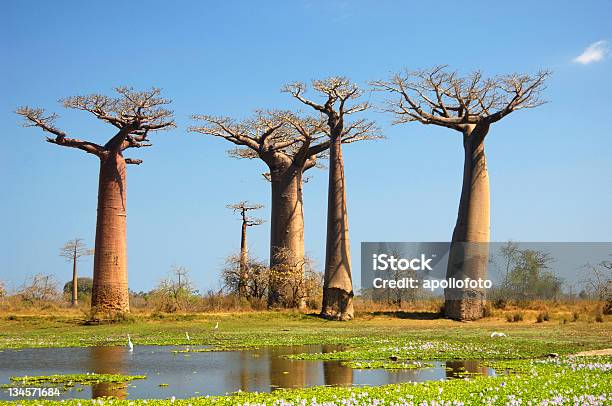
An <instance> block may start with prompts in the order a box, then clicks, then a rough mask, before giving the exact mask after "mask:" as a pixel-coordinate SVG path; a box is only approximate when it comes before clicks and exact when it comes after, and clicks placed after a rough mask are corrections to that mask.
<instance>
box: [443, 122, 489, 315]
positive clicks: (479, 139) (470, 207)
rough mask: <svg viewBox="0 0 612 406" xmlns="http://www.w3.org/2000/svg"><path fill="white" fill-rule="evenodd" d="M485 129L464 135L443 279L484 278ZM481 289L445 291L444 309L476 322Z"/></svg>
mask: <svg viewBox="0 0 612 406" xmlns="http://www.w3.org/2000/svg"><path fill="white" fill-rule="evenodd" d="M487 131H488V128H486V127H484V128H480V127H476V128H473V127H472V128H470V129H469V130H468V131H466V132H465V133H464V136H463V146H464V150H465V163H464V167H463V186H462V190H461V200H460V203H459V213H458V215H457V224H456V225H455V229H454V231H453V238H452V242H451V249H450V254H449V261H448V269H447V274H446V277H447V279H450V278H453V279H455V280H465V279H466V278H470V279H471V280H478V279H479V278H482V279H486V277H487V265H488V258H489V233H490V230H489V225H490V210H489V206H490V203H489V200H490V193H489V175H488V173H487V162H486V157H485V148H484V138H485V136H486V133H487ZM484 304H485V292H484V290H482V289H473V288H463V289H446V291H445V304H444V310H445V314H446V316H447V317H449V318H452V319H456V320H476V319H479V318H481V317H483V315H484Z"/></svg>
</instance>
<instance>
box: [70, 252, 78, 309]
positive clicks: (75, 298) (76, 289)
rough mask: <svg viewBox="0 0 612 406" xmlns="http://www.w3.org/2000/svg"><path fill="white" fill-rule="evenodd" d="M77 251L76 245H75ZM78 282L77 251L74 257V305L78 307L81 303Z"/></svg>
mask: <svg viewBox="0 0 612 406" xmlns="http://www.w3.org/2000/svg"><path fill="white" fill-rule="evenodd" d="M75 251H76V247H75ZM78 288H79V287H78V283H77V256H76V252H75V254H74V256H73V257H72V306H73V307H76V306H77V305H78V304H79V296H78Z"/></svg>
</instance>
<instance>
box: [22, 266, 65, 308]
mask: <svg viewBox="0 0 612 406" xmlns="http://www.w3.org/2000/svg"><path fill="white" fill-rule="evenodd" d="M19 294H20V295H21V298H22V299H23V300H24V301H25V302H28V303H31V304H37V303H43V302H51V301H54V300H57V298H58V296H59V292H58V289H57V282H56V281H55V279H54V278H53V275H44V274H42V273H39V274H36V275H34V276H32V277H30V278H28V280H27V281H26V282H25V283H24V284H23V286H22V287H21V289H20V290H19Z"/></svg>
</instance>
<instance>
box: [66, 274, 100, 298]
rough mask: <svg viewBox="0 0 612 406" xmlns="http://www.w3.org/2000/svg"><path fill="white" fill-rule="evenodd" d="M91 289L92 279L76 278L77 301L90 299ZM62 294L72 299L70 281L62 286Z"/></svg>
mask: <svg viewBox="0 0 612 406" xmlns="http://www.w3.org/2000/svg"><path fill="white" fill-rule="evenodd" d="M92 289H93V279H92V278H88V277H82V278H77V298H78V300H85V299H86V298H87V297H91V292H92ZM64 294H65V295H68V297H69V298H72V280H70V281H68V282H66V283H65V284H64Z"/></svg>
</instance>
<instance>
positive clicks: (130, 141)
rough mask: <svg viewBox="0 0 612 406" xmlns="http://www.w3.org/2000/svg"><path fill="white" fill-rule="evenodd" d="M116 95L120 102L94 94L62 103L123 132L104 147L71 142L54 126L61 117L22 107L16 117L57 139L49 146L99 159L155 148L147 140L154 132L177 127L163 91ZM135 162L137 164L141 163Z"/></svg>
mask: <svg viewBox="0 0 612 406" xmlns="http://www.w3.org/2000/svg"><path fill="white" fill-rule="evenodd" d="M116 91H117V92H118V93H119V95H120V97H118V98H110V97H108V96H104V95H100V94H92V95H87V96H73V97H69V98H66V99H63V100H61V102H62V103H63V105H64V107H66V108H73V109H77V110H83V111H87V112H90V113H92V114H93V115H94V116H95V117H96V118H98V119H100V120H102V121H105V122H108V123H110V124H112V125H113V126H115V127H117V128H119V132H118V133H117V134H116V135H114V136H113V137H112V138H111V139H110V140H109V141H108V142H107V143H106V144H104V145H103V146H102V145H98V144H96V143H93V142H90V141H82V140H79V139H76V138H68V136H67V135H66V133H65V132H63V131H61V130H59V129H58V128H57V127H55V125H54V121H55V120H56V119H57V117H58V116H57V114H51V115H45V111H44V110H43V109H35V108H31V107H20V108H18V109H17V110H16V113H17V114H19V115H21V116H23V117H24V118H25V120H26V123H25V124H24V125H25V126H26V127H39V128H41V129H42V130H43V131H46V132H49V133H51V134H53V135H55V138H52V137H49V138H47V141H48V142H50V143H52V144H57V145H61V146H66V147H72V148H77V149H81V150H83V151H86V152H88V153H90V154H94V155H96V156H98V157H103V156H105V154H106V153H107V152H108V151H111V150H114V151H117V150H118V151H123V150H125V149H127V148H141V147H148V146H151V144H150V143H149V142H148V141H149V140H148V139H147V135H148V134H149V132H150V131H159V130H165V129H169V128H171V127H174V126H175V123H174V120H173V118H172V115H173V113H172V111H170V110H167V109H165V108H164V107H163V106H165V105H167V104H169V103H170V101H169V100H167V99H164V98H161V97H159V94H160V90H159V89H156V88H153V89H151V90H148V91H142V92H139V91H134V90H133V89H132V88H127V87H119V88H117V89H116ZM131 161H132V163H135V162H136V161H138V160H131Z"/></svg>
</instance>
